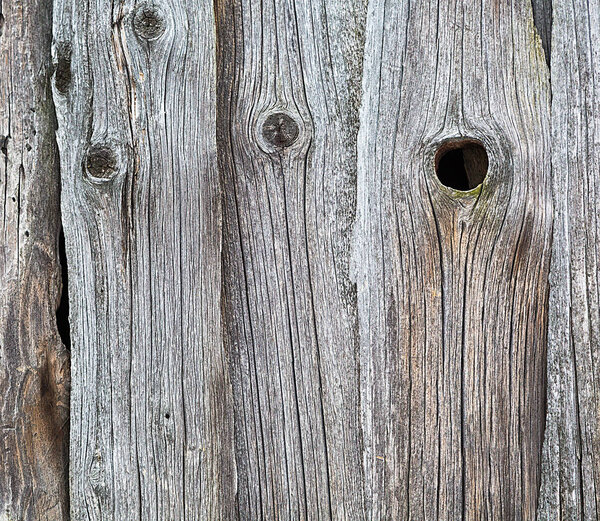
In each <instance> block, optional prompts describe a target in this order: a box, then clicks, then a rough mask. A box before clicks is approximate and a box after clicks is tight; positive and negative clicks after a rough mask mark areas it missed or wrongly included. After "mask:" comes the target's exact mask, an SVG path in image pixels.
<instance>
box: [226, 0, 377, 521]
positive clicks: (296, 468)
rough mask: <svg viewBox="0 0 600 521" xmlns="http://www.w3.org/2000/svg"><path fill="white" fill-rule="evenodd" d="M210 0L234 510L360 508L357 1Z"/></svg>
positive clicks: (247, 514)
mask: <svg viewBox="0 0 600 521" xmlns="http://www.w3.org/2000/svg"><path fill="white" fill-rule="evenodd" d="M217 4H218V6H219V10H218V18H217V21H218V26H219V44H220V45H219V63H220V68H219V85H220V89H221V92H222V96H221V98H220V103H219V110H220V113H219V118H218V120H219V132H220V133H219V140H218V141H219V143H220V144H221V145H222V146H221V147H220V149H219V156H220V159H221V165H222V170H223V191H224V195H225V230H224V234H225V243H224V246H225V250H224V251H225V254H224V255H225V263H224V266H225V270H226V271H225V273H224V288H225V298H226V302H225V308H224V309H225V317H226V318H225V320H226V324H227V346H228V352H229V353H230V357H231V358H230V361H231V370H232V381H233V387H234V397H235V411H236V454H237V464H238V498H239V499H238V500H239V516H240V519H244V520H261V519H264V520H271V519H281V520H288V519H290V520H291V519H307V520H326V519H336V520H346V519H352V520H357V521H359V520H361V519H364V514H363V512H364V504H363V479H362V477H363V473H362V456H361V455H362V447H361V443H360V424H359V421H360V416H359V413H358V411H359V379H358V356H357V347H358V336H357V317H356V292H355V286H354V285H353V284H352V282H351V281H350V278H349V259H350V241H351V236H352V223H353V220H354V209H355V186H356V184H355V180H356V149H357V147H356V138H357V131H358V103H359V95H360V82H361V67H362V48H363V32H364V24H365V18H366V5H365V2H364V1H363V0H350V1H346V2H339V1H337V0H326V1H323V2H316V3H312V2H306V1H304V0H297V1H294V0H275V1H274V2H255V1H251V0H227V1H222V2H217Z"/></svg>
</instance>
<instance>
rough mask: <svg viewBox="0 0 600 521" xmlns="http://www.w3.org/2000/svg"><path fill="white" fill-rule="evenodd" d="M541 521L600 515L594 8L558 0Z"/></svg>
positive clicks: (597, 39) (599, 62)
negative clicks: (552, 219) (553, 212)
mask: <svg viewBox="0 0 600 521" xmlns="http://www.w3.org/2000/svg"><path fill="white" fill-rule="evenodd" d="M552 127H553V130H552V170H553V188H554V206H555V223H554V245H553V254H552V269H551V278H550V283H551V288H552V289H551V292H550V315H549V333H548V417H547V427H546V439H545V444H544V454H543V477H544V479H543V480H542V488H541V491H540V510H539V512H540V516H539V518H540V519H542V520H548V521H553V520H556V519H583V520H598V519H600V316H599V315H600V301H599V296H598V289H599V286H600V270H599V263H600V255H599V253H598V244H599V242H600V235H599V233H600V232H599V220H600V214H599V211H598V199H597V194H598V190H600V2H599V1H598V0H575V1H573V2H571V1H568V2H567V1H566V0H555V1H554V26H553V42H552Z"/></svg>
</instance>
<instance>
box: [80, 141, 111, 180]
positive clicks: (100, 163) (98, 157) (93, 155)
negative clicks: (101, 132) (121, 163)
mask: <svg viewBox="0 0 600 521" xmlns="http://www.w3.org/2000/svg"><path fill="white" fill-rule="evenodd" d="M85 168H86V170H87V172H88V174H89V175H90V176H92V177H94V178H96V179H111V178H113V177H114V176H115V174H116V172H117V157H116V155H115V153H114V152H113V150H112V149H111V148H110V147H108V146H105V145H93V146H91V147H90V149H89V150H88V153H87V158H86V160H85Z"/></svg>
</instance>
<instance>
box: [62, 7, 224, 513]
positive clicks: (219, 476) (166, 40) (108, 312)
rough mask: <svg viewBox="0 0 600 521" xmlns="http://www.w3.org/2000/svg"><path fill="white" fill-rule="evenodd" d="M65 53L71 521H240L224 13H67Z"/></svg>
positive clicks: (113, 10) (169, 9)
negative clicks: (227, 274)
mask: <svg viewBox="0 0 600 521" xmlns="http://www.w3.org/2000/svg"><path fill="white" fill-rule="evenodd" d="M54 38H55V42H54V59H55V61H56V63H57V65H58V67H57V75H56V77H55V83H54V99H55V102H56V108H57V115H58V134H57V136H58V143H59V147H60V153H61V169H62V186H63V198H62V210H63V221H64V229H65V236H66V245H67V253H68V255H69V266H70V279H69V280H70V282H69V284H70V291H71V297H72V298H71V305H72V312H71V327H72V331H73V339H72V340H73V345H72V355H73V358H72V362H73V364H72V367H73V388H72V398H71V459H70V464H71V481H70V483H71V514H72V520H73V521H79V520H83V519H85V520H109V519H110V520H115V521H116V520H119V521H122V520H140V519H141V520H154V519H165V520H186V521H188V520H200V519H202V520H210V521H212V520H220V519H223V520H225V519H234V518H235V514H234V508H235V489H236V478H235V473H234V452H233V417H232V410H233V407H232V399H231V385H230V383H229V378H228V367H227V364H226V357H225V352H224V350H223V342H222V331H221V329H222V325H221V254H220V250H221V214H222V212H221V194H220V183H219V173H218V171H217V162H216V131H215V122H216V121H215V116H216V79H215V70H216V64H215V43H216V42H215V22H214V13H213V4H212V2H210V1H207V0H198V1H183V0H182V1H177V0H173V1H169V2H160V3H145V2H137V3H136V2H133V1H125V2H111V1H109V0H98V1H95V2H87V1H83V0H57V1H56V2H55V6H54ZM69 71H70V72H69Z"/></svg>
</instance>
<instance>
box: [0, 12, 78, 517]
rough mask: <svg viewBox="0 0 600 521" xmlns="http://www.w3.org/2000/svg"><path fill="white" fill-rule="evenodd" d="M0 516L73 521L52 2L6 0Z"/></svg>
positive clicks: (0, 172)
mask: <svg viewBox="0 0 600 521" xmlns="http://www.w3.org/2000/svg"><path fill="white" fill-rule="evenodd" d="M0 4H1V5H0V195H1V201H2V204H1V205H0V222H1V223H2V241H1V244H2V246H1V248H0V397H1V398H0V469H1V470H0V519H3V520H5V519H7V520H13V519H15V520H16V519H18V520H23V521H29V520H31V521H33V520H36V521H37V520H41V519H43V520H45V521H66V520H67V519H68V498H67V464H68V463H67V441H68V421H69V420H68V407H69V395H68V392H69V359H68V353H67V351H66V350H65V347H64V346H63V344H62V342H61V339H60V337H59V334H58V331H57V324H56V309H57V307H58V305H59V299H60V295H61V278H60V267H59V259H58V237H59V230H60V213H59V197H60V195H59V171H58V153H57V147H56V142H55V138H54V128H55V124H56V123H55V117H54V109H53V105H52V101H51V95H50V75H51V72H52V71H51V61H50V43H51V13H52V3H51V2H50V1H47V0H32V1H28V2H0Z"/></svg>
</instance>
